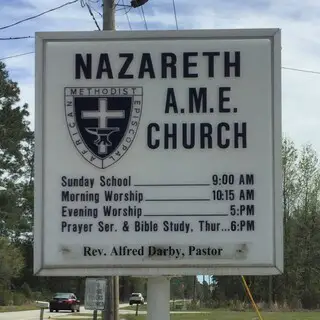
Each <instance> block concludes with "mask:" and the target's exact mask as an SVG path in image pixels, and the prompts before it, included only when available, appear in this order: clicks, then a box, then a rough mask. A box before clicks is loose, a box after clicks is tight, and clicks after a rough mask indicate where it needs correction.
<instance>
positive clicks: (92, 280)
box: [84, 278, 107, 310]
mask: <svg viewBox="0 0 320 320" xmlns="http://www.w3.org/2000/svg"><path fill="white" fill-rule="evenodd" d="M100 281H101V282H104V292H103V295H102V296H103V299H104V303H103V307H101V308H91V307H88V301H87V294H86V293H87V287H88V285H89V283H90V282H96V283H97V282H100ZM106 281H107V280H106V278H86V283H85V294H84V296H85V298H84V308H85V309H86V310H104V309H105V305H106V299H105V298H106V294H105V293H106V291H107V283H106Z"/></svg>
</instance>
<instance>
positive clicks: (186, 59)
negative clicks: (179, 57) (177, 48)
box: [183, 52, 198, 78]
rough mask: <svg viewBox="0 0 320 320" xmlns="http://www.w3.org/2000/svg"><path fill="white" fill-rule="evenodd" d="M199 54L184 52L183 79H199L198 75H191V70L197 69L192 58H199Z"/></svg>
mask: <svg viewBox="0 0 320 320" xmlns="http://www.w3.org/2000/svg"><path fill="white" fill-rule="evenodd" d="M197 56H198V52H184V53H183V77H184V78H197V77H198V74H197V73H191V72H190V68H192V67H196V66H197V63H196V62H191V61H190V58H191V57H197Z"/></svg>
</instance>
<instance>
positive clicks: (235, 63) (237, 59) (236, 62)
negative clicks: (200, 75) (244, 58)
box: [224, 51, 240, 78]
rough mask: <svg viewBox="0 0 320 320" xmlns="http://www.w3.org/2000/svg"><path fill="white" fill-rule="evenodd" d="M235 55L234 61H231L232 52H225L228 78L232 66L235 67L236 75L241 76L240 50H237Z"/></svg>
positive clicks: (225, 67)
mask: <svg viewBox="0 0 320 320" xmlns="http://www.w3.org/2000/svg"><path fill="white" fill-rule="evenodd" d="M234 56H235V57H234V61H233V62H231V58H230V52H228V51H226V52H225V53H224V76H225V77H226V78H229V77H230V70H231V68H234V76H235V77H240V51H236V52H235V53H234Z"/></svg>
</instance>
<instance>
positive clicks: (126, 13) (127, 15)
mask: <svg viewBox="0 0 320 320" xmlns="http://www.w3.org/2000/svg"><path fill="white" fill-rule="evenodd" d="M122 5H123V6H125V4H124V0H122ZM125 15H126V17H127V21H128V25H129V28H130V30H132V26H131V22H130V19H129V14H128V11H126V12H125Z"/></svg>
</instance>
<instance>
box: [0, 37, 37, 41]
mask: <svg viewBox="0 0 320 320" xmlns="http://www.w3.org/2000/svg"><path fill="white" fill-rule="evenodd" d="M33 38H34V36H24V37H4V38H0V40H21V39H33Z"/></svg>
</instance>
